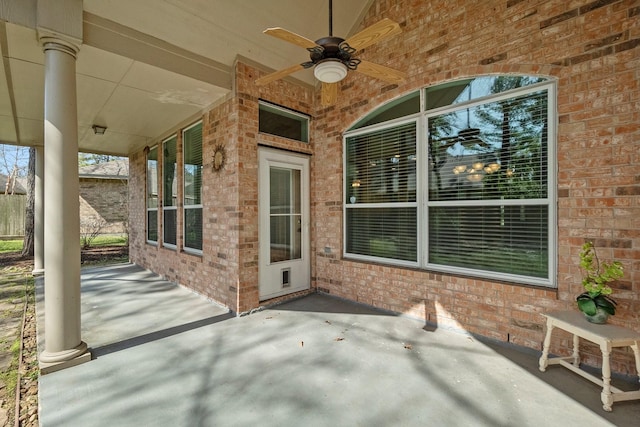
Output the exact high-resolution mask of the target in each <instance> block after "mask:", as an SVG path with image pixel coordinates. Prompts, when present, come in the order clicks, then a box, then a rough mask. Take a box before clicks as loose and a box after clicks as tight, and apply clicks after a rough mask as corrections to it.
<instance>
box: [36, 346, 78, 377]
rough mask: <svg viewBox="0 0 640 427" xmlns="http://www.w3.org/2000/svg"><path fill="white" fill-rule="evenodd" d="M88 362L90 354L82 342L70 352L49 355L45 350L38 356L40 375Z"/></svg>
mask: <svg viewBox="0 0 640 427" xmlns="http://www.w3.org/2000/svg"><path fill="white" fill-rule="evenodd" d="M90 360H91V352H90V351H88V348H87V344H86V343H85V342H84V341H81V342H80V344H79V345H78V346H77V347H75V348H73V349H71V350H64V351H60V352H55V353H50V352H48V351H47V350H45V351H43V352H42V353H41V354H40V374H41V375H46V374H50V373H52V372H56V371H60V370H62V369H66V368H70V367H72V366H76V365H80V364H82V363H86V362H89V361H90Z"/></svg>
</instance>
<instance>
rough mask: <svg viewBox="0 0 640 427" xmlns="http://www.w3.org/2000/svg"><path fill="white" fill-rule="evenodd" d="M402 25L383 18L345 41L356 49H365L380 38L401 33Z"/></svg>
mask: <svg viewBox="0 0 640 427" xmlns="http://www.w3.org/2000/svg"><path fill="white" fill-rule="evenodd" d="M401 32H402V30H401V29H400V25H399V24H398V23H397V22H394V21H392V20H391V19H387V18H385V19H383V20H382V21H380V22H377V23H375V24H373V25H371V26H369V27H367V28H365V29H364V30H362V31H360V32H359V33H357V34H354V35H353V36H351V37H349V38H348V39H346V40H345V41H344V42H343V43H347V44H348V45H349V46H351V47H352V48H354V49H355V50H360V49H364V48H365V47H367V46H371V45H372V44H374V43H377V42H379V41H380V40H383V39H386V38H388V37H391V36H395V35H396V34H399V33H401Z"/></svg>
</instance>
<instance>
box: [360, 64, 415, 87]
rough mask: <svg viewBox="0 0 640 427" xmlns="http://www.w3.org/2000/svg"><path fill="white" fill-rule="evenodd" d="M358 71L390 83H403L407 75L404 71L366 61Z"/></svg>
mask: <svg viewBox="0 0 640 427" xmlns="http://www.w3.org/2000/svg"><path fill="white" fill-rule="evenodd" d="M356 71H359V72H361V73H362V74H366V75H367V76H371V77H375V78H376V79H380V80H384V81H387V82H389V83H401V82H402V81H403V80H404V79H405V77H406V74H405V73H403V72H402V71H398V70H394V69H393V68H389V67H385V66H384V65H379V64H374V63H373V62H369V61H364V60H363V61H361V62H360V64H359V65H358V68H356Z"/></svg>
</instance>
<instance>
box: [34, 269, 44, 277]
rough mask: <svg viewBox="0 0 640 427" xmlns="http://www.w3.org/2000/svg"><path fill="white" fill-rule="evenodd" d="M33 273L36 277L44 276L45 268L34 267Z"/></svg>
mask: <svg viewBox="0 0 640 427" xmlns="http://www.w3.org/2000/svg"><path fill="white" fill-rule="evenodd" d="M31 275H32V276H34V277H39V276H44V268H34V269H33V271H32V272H31Z"/></svg>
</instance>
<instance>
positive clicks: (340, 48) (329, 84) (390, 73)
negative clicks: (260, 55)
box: [255, 0, 405, 105]
mask: <svg viewBox="0 0 640 427" xmlns="http://www.w3.org/2000/svg"><path fill="white" fill-rule="evenodd" d="M332 3H333V1H332V0H329V36H327V37H323V38H320V39H318V40H316V41H315V42H314V41H311V40H309V39H308V38H306V37H303V36H300V35H298V34H295V33H293V32H291V31H289V30H285V29H284V28H280V27H275V28H267V29H266V30H265V31H264V33H265V34H267V35H270V36H272V37H276V38H278V39H281V40H284V41H286V42H289V43H292V44H295V45H297V46H300V47H303V48H305V49H307V50H308V51H309V54H310V55H309V57H310V61H307V62H303V63H302V64H296V65H292V66H291V67H288V68H284V69H282V70H279V71H276V72H273V73H271V74H267V75H266V76H263V77H261V78H259V79H257V80H256V82H255V83H256V85H258V86H263V85H266V84H268V83H271V82H273V81H275V80H278V79H281V78H283V77H286V76H288V75H289V74H293V73H295V72H297V71H300V70H304V69H307V68H312V67H315V68H314V70H313V74H314V76H315V77H316V78H317V79H318V80H320V82H322V90H321V98H322V104H323V105H329V104H331V103H333V102H334V101H335V100H336V98H337V96H338V85H337V82H339V81H340V80H342V79H344V78H345V77H346V76H347V72H348V70H351V71H358V72H360V73H362V74H366V75H368V76H371V77H375V78H377V79H380V80H384V81H387V82H390V83H399V82H401V81H403V80H404V78H405V73H403V72H401V71H397V70H394V69H392V68H389V67H385V66H383V65H379V64H375V63H373V62H369V61H365V60H363V59H359V58H356V57H355V54H356V52H358V51H359V50H361V49H364V48H365V47H368V46H371V45H372V44H374V43H377V42H379V41H381V40H384V39H386V38H389V37H392V36H395V35H396V34H398V33H400V32H401V31H402V30H401V29H400V25H398V23H396V22H394V21H392V20H390V19H386V18H385V19H383V20H382V21H379V22H377V23H375V24H373V25H371V26H369V27H367V28H365V29H364V30H362V31H360V32H359V33H357V34H355V35H353V36H351V37H349V38H347V39H346V40H345V39H343V38H341V37H335V36H333V5H332Z"/></svg>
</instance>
